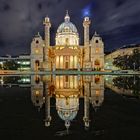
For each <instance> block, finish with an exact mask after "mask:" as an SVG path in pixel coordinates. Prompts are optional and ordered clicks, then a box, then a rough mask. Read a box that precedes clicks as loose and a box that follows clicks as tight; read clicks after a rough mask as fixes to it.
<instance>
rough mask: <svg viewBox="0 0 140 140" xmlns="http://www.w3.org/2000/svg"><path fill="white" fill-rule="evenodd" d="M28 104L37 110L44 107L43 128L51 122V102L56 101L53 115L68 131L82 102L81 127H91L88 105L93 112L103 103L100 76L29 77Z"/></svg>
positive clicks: (102, 85)
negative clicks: (30, 103) (29, 92)
mask: <svg viewBox="0 0 140 140" xmlns="http://www.w3.org/2000/svg"><path fill="white" fill-rule="evenodd" d="M31 85H32V86H31V100H32V102H33V104H34V105H35V106H36V107H37V108H38V109H39V110H40V109H41V108H42V106H43V104H45V120H44V121H45V126H46V127H49V126H50V125H51V122H52V121H54V119H53V114H51V105H50V104H51V99H52V98H53V97H54V98H55V108H56V112H57V114H58V116H59V118H60V119H61V120H63V121H64V125H65V127H66V128H67V130H68V129H69V127H70V125H71V123H72V121H73V120H74V119H75V118H76V116H77V114H78V112H79V108H80V100H81V99H83V101H84V106H83V112H84V114H83V120H82V122H83V125H84V126H85V128H89V127H90V111H89V109H90V104H91V105H92V107H93V108H94V110H95V111H96V110H97V108H99V107H100V106H101V105H102V103H103V101H104V77H103V76H75V75H71V76H52V75H50V76H42V77H41V76H32V78H31Z"/></svg>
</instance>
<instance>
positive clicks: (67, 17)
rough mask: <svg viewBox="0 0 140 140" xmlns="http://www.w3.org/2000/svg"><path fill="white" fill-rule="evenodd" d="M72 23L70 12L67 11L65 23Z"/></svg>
mask: <svg viewBox="0 0 140 140" xmlns="http://www.w3.org/2000/svg"><path fill="white" fill-rule="evenodd" d="M69 21H70V16H69V12H68V10H67V11H66V16H65V22H69Z"/></svg>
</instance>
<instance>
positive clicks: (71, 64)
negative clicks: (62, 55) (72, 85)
mask: <svg viewBox="0 0 140 140" xmlns="http://www.w3.org/2000/svg"><path fill="white" fill-rule="evenodd" d="M70 68H71V69H73V56H70Z"/></svg>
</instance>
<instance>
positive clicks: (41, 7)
mask: <svg viewBox="0 0 140 140" xmlns="http://www.w3.org/2000/svg"><path fill="white" fill-rule="evenodd" d="M139 3H140V2H139V1H138V0H134V1H131V0H124V1H122V0H112V1H110V0H107V1H102V2H101V1H97V0H94V1H91V0H87V1H80V0H77V1H74V0H72V1H64V0H47V1H46V0H37V1H33V0H28V1H19V0H12V1H4V0H1V3H0V11H1V14H0V18H1V22H0V43H1V45H0V46H1V50H0V55H6V54H11V55H19V54H23V53H26V54H30V42H31V41H32V37H33V36H35V34H37V32H38V31H39V32H40V34H41V35H42V36H44V31H43V30H44V26H43V23H42V22H43V19H44V17H45V16H46V15H48V16H49V17H50V20H51V23H52V28H51V45H54V42H55V40H54V36H55V34H56V30H57V28H58V26H59V24H60V23H61V22H62V21H63V17H64V15H65V11H66V10H69V14H70V16H71V21H72V22H73V23H74V24H75V25H76V27H77V28H78V32H79V34H80V39H81V40H80V44H83V27H82V21H83V18H84V17H85V16H89V17H90V19H91V21H92V23H91V27H90V38H91V37H92V36H93V33H94V31H97V32H98V33H99V34H100V35H101V36H102V38H103V41H104V42H105V51H108V50H109V51H111V50H114V49H117V48H120V47H121V46H123V45H126V44H135V43H139V39H140V37H139V36H140V28H139V26H140V25H139V22H140V19H139V18H138V17H137V16H138V14H139V12H140V9H139ZM31 5H32V6H31ZM53 9H55V10H53ZM124 9H125V10H124ZM136 19H137V20H136Z"/></svg>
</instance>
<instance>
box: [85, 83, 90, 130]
mask: <svg viewBox="0 0 140 140" xmlns="http://www.w3.org/2000/svg"><path fill="white" fill-rule="evenodd" d="M89 94H90V89H89V82H85V85H84V117H83V120H84V123H85V128H88V127H89Z"/></svg>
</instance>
